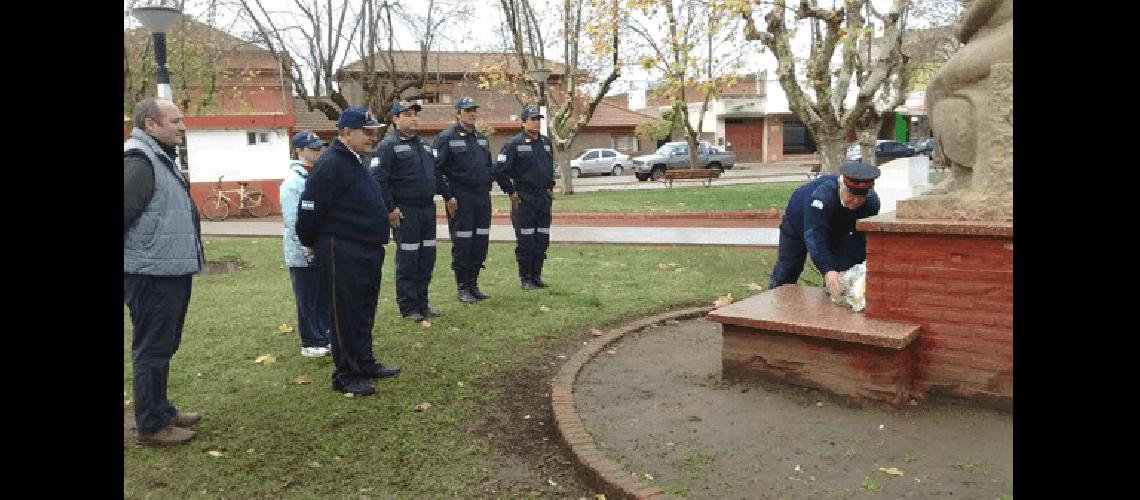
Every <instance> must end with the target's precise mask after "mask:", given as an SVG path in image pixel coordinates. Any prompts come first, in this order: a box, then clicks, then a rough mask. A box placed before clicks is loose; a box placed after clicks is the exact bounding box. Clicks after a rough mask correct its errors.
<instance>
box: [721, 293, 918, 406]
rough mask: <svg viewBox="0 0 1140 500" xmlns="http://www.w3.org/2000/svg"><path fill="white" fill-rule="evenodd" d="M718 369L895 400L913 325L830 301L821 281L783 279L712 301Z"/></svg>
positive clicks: (907, 371)
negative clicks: (719, 341)
mask: <svg viewBox="0 0 1140 500" xmlns="http://www.w3.org/2000/svg"><path fill="white" fill-rule="evenodd" d="M708 320H709V321H713V322H716V323H721V325H722V333H723V342H724V343H723V345H722V350H721V370H722V376H723V377H724V378H725V379H727V380H746V379H769V380H780V381H784V382H788V383H792V384H796V385H802V386H809V387H815V388H819V389H824V390H828V391H831V392H833V393H836V394H840V395H843V396H850V397H855V398H867V399H873V400H879V401H885V402H887V403H890V404H893V405H897V404H899V403H900V402H903V401H905V400H907V399H909V397H910V395H911V378H912V373H913V370H914V362H915V357H916V356H915V348H914V347H913V346H914V340H915V338H917V337H918V333H919V328H920V327H919V326H918V325H917V324H912V323H904V322H899V321H890V320H882V319H872V318H867V317H865V316H863V314H861V313H856V312H854V311H852V310H851V309H849V308H847V307H844V306H840V305H836V304H833V303H831V300H830V299H829V298H828V297H827V295H826V293H825V292H824V289H823V288H822V287H810V286H800V285H783V286H780V287H778V288H775V289H773V290H767V291H764V292H763V293H760V294H758V295H755V296H752V297H749V298H747V299H744V300H742V301H740V302H736V303H734V304H730V305H728V306H725V307H722V308H719V309H715V310H713V311H712V312H710V313H709V314H708Z"/></svg>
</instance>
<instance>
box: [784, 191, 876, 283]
mask: <svg viewBox="0 0 1140 500" xmlns="http://www.w3.org/2000/svg"><path fill="white" fill-rule="evenodd" d="M878 213H879V195H878V194H876V193H875V190H874V189H872V190H871V191H870V192H869V193H867V201H866V202H864V203H863V205H862V206H861V207H859V208H858V209H855V210H849V209H847V208H844V207H843V205H842V204H841V203H840V202H839V176H837V175H823V176H820V177H819V178H818V179H815V180H813V181H811V182H808V183H807V184H804V185H803V186H800V187H799V188H797V189H796V190H795V192H793V193H792V197H791V199H790V200H788V208H787V210H786V211H785V213H784V220H783V221H782V222H781V223H780V231H781V232H782V233H784V234H786V235H788V236H789V237H793V238H803V239H804V242H805V244H806V245H807V248H808V253H809V254H810V255H811V261H812V262H814V263H815V266H816V267H817V268H819V272H820V274H826V273H827V272H828V271H835V270H836V262H837V259H836V258H835V255H834V254H835V252H836V251H837V250H838V249H839V246H840V244H841V243H842V242H843V240H844V239H846V238H848V237H850V236H851V235H852V234H853V233H854V232H855V221H857V220H859V219H865V218H867V217H870V216H872V215H876V214H878Z"/></svg>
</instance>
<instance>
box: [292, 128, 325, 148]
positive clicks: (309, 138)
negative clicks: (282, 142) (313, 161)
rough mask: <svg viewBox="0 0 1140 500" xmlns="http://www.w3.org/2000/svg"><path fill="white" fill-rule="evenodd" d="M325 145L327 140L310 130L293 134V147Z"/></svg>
mask: <svg viewBox="0 0 1140 500" xmlns="http://www.w3.org/2000/svg"><path fill="white" fill-rule="evenodd" d="M324 145H325V141H322V140H321V138H320V137H317V134H314V133H312V132H310V131H308V130H302V131H300V132H297V134H296V135H294V136H293V149H317V148H319V147H321V146H324Z"/></svg>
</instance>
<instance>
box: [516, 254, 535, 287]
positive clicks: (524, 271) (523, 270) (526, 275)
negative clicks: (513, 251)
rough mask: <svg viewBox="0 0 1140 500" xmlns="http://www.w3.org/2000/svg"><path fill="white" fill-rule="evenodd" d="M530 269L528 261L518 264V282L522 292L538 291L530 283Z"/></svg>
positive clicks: (532, 283)
mask: <svg viewBox="0 0 1140 500" xmlns="http://www.w3.org/2000/svg"><path fill="white" fill-rule="evenodd" d="M530 268H531V263H530V262H529V261H527V262H519V282H520V283H521V284H522V289H523V290H538V285H535V284H534V281H531V276H530Z"/></svg>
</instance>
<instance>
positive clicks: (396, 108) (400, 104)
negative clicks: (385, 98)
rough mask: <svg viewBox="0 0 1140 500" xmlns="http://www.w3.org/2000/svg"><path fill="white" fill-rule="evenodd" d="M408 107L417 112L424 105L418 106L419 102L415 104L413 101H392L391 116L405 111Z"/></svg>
mask: <svg viewBox="0 0 1140 500" xmlns="http://www.w3.org/2000/svg"><path fill="white" fill-rule="evenodd" d="M409 109H413V110H415V111H416V113H419V112H420V111H422V110H423V109H424V107H423V106H420V105H419V104H416V103H414V102H408V101H396V102H394V103H392V116H395V115H398V114H400V113H403V112H404V111H407V110H409Z"/></svg>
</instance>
